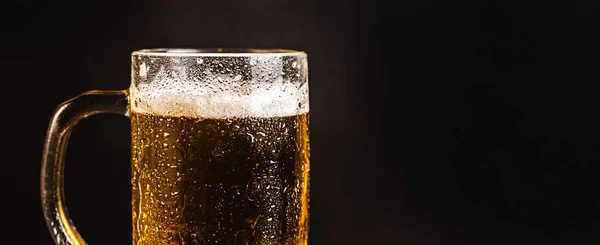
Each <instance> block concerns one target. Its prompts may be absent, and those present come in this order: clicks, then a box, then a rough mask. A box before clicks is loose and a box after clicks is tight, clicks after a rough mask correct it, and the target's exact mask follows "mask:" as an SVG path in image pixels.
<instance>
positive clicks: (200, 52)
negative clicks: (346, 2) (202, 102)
mask: <svg viewBox="0 0 600 245" xmlns="http://www.w3.org/2000/svg"><path fill="white" fill-rule="evenodd" d="M131 55H132V56H163V57H165V56H166V57H181V56H184V57H185V56H187V57H251V56H306V53H305V52H303V51H300V50H293V49H274V48H151V49H140V50H136V51H133V52H132V53H131Z"/></svg>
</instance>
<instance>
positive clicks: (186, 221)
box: [131, 112, 310, 245]
mask: <svg viewBox="0 0 600 245" xmlns="http://www.w3.org/2000/svg"><path fill="white" fill-rule="evenodd" d="M131 127H132V148H133V149H132V154H133V161H132V170H133V176H132V181H131V183H132V185H133V201H132V205H133V241H134V242H133V243H134V244H139V245H142V244H144V245H150V244H152V245H156V244H307V240H308V206H309V193H308V192H309V171H310V164H309V154H310V153H309V152H310V148H309V135H308V133H309V132H308V114H302V115H296V116H288V117H271V118H252V117H249V118H229V119H208V118H204V119H203V118H192V117H170V116H160V115H153V114H143V113H136V112H132V114H131Z"/></svg>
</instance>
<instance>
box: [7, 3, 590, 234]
mask: <svg viewBox="0 0 600 245" xmlns="http://www.w3.org/2000/svg"><path fill="white" fill-rule="evenodd" d="M599 7H600V4H599V3H598V2H597V1H583V0H575V1H558V0H550V1H549V0H544V1H542V0H522V1H501V0H490V1H476V0H459V1H441V0H408V1H390V2H384V1H360V2H359V1H346V0H333V1H320V0H303V1H280V0H263V1H259V0H247V1H234V0H224V1H176V2H175V1H159V0H146V1H97V2H92V1H77V2H75V1H73V2H67V1H33V0H24V1H18V2H11V3H3V4H2V9H1V11H2V17H1V18H2V25H3V27H2V36H1V41H0V42H2V48H1V49H2V53H1V57H2V59H1V60H2V63H1V67H2V76H1V78H0V79H1V81H2V86H3V87H4V89H3V91H2V92H3V94H2V96H0V99H1V100H2V105H3V113H2V114H3V120H1V121H2V125H3V127H2V128H3V129H4V130H5V132H3V133H2V139H3V142H2V143H3V146H2V153H3V154H2V155H3V157H2V166H1V167H0V178H1V180H0V181H2V182H1V188H2V195H1V199H0V200H1V201H0V205H1V207H2V213H3V214H2V224H3V226H2V227H3V228H2V229H3V231H2V233H3V237H2V239H1V240H2V242H1V243H2V244H51V243H52V242H51V238H50V233H49V232H48V231H47V230H46V226H45V223H44V221H43V217H42V212H41V206H40V201H39V200H40V199H39V170H40V160H41V152H42V146H43V142H44V137H45V131H46V128H47V125H48V121H49V119H50V116H51V113H52V112H53V110H54V109H55V107H56V106H57V105H58V104H59V103H60V102H62V101H64V100H66V99H69V98H71V97H73V96H75V95H77V94H79V93H81V92H83V91H86V90H90V89H124V88H126V87H127V86H128V85H129V69H130V57H129V55H130V53H131V52H132V51H133V50H136V49H141V48H154V47H262V48H270V47H274V48H291V49H301V50H304V51H306V52H307V53H308V55H309V70H310V89H311V95H310V96H311V98H310V99H311V120H312V124H311V127H312V128H311V137H312V180H311V181H312V182H311V185H312V189H311V231H310V244H407V245H422V244H431V245H435V244H593V243H597V242H599V241H600V238H599V237H598V236H597V234H598V232H600V221H599V219H598V218H599V217H600V216H599V215H600V214H599V211H600V208H599V206H598V205H600V203H599V201H600V197H599V191H598V190H597V188H595V187H594V186H599V185H598V183H597V182H599V181H598V176H599V174H600V165H599V164H600V153H599V151H598V147H599V146H600V129H599V126H600V118H599V117H598V113H600V98H599V97H598V96H597V94H598V92H600V83H599V82H598V79H599V78H600V73H598V71H597V66H598V64H599V63H600V62H598V60H599V59H600V58H599V57H600V56H599V51H600V49H599V48H598V47H599V46H598V45H600V38H599V35H598V34H597V32H598V26H599V25H598V24H600V23H599V22H600V8H599ZM129 137H130V136H129V124H128V120H127V118H125V117H119V116H110V115H99V116H94V117H91V118H89V119H87V120H84V121H83V122H81V123H80V124H79V125H78V126H77V127H76V128H75V130H74V132H73V136H72V139H71V143H70V147H69V152H68V156H67V169H66V180H65V181H66V186H67V189H66V195H67V200H68V206H69V211H70V213H71V216H72V218H73V220H74V221H75V223H76V225H77V227H78V230H79V231H80V232H81V233H82V235H83V236H84V237H85V238H86V240H87V241H88V242H89V243H90V244H92V245H93V244H129V243H130V242H131V238H130V237H131V234H130V233H131V223H130V215H131V212H130V195H131V191H130V182H129V177H130V166H129V150H130V149H129V140H130V138H129ZM6 229H8V230H6Z"/></svg>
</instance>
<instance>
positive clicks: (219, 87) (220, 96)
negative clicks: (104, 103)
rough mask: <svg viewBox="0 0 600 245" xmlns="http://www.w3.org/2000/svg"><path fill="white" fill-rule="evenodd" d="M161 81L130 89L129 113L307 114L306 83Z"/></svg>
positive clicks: (234, 79)
mask: <svg viewBox="0 0 600 245" xmlns="http://www.w3.org/2000/svg"><path fill="white" fill-rule="evenodd" d="M155 79H162V80H160V81H153V82H151V83H145V84H140V85H138V86H137V87H136V86H132V87H131V88H130V100H131V110H132V111H135V112H139V113H151V114H158V115H168V116H187V117H200V118H217V119H218V118H231V117H237V118H243V117H282V116H293V115H299V114H305V113H308V111H309V103H308V101H309V100H308V82H304V83H301V84H300V83H292V82H289V81H285V80H283V79H281V78H280V79H277V80H275V81H273V82H271V83H263V82H256V81H247V82H244V81H240V80H241V78H240V75H235V76H233V77H231V76H224V77H219V76H215V77H213V78H211V79H210V80H209V81H208V82H198V81H197V79H193V78H192V79H187V78H186V79H164V78H160V77H156V78H155Z"/></svg>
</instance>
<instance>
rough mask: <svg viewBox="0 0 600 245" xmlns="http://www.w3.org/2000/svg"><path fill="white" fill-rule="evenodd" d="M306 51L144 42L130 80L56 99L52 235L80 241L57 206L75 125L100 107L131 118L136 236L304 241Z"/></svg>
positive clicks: (51, 138)
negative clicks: (171, 46) (148, 46)
mask: <svg viewBox="0 0 600 245" xmlns="http://www.w3.org/2000/svg"><path fill="white" fill-rule="evenodd" d="M307 68H308V67H307V57H306V53H304V52H301V51H294V50H260V49H149V50H139V51H135V52H133V53H132V57H131V69H132V70H131V85H130V87H129V89H127V90H122V91H89V92H86V93H83V94H81V95H79V96H77V97H75V98H73V99H71V100H68V101H66V102H64V103H63V104H61V105H60V106H58V108H57V110H56V111H55V112H54V115H53V116H52V118H51V121H50V126H49V128H48V133H47V137H46V142H45V146H44V152H43V159H42V173H41V197H42V204H43V211H44V217H45V219H46V223H47V225H48V228H49V230H50V233H51V235H52V237H53V239H54V241H55V242H56V244H86V243H85V241H84V239H83V238H82V237H81V236H80V234H79V233H78V232H77V231H76V229H75V226H74V225H73V222H72V221H71V220H70V218H69V216H68V213H67V208H66V206H65V197H64V192H63V170H64V159H65V154H66V148H67V142H68V140H69V135H70V133H71V131H72V129H73V126H75V124H76V123H77V122H78V121H80V120H81V119H83V118H86V117H88V116H91V115H94V114H99V113H116V114H121V115H125V116H128V117H129V118H130V119H131V170H132V179H131V184H132V199H131V204H132V225H133V238H132V239H133V244H138V245H144V244H147V245H150V244H307V240H308V216H309V211H308V208H309V173H310V161H309V154H310V146H309V99H308V69H307Z"/></svg>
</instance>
